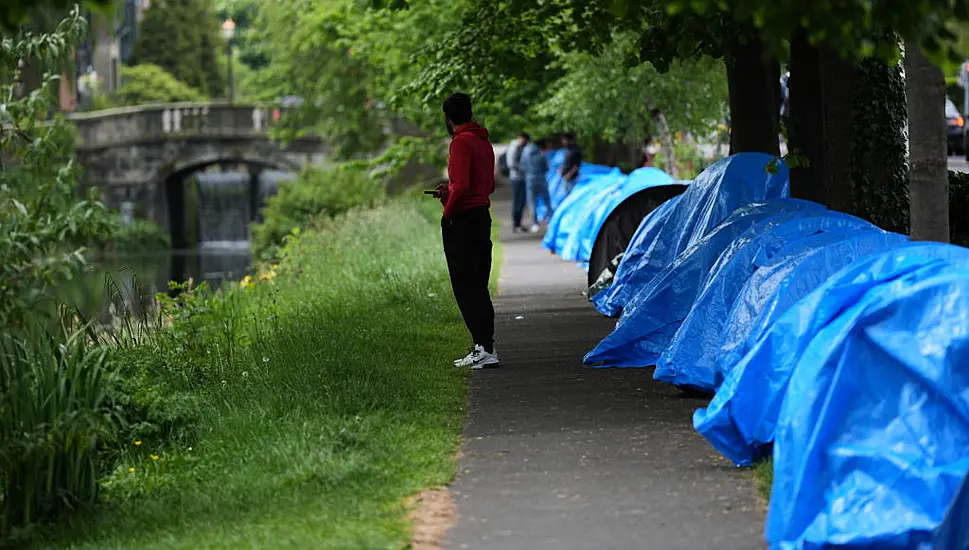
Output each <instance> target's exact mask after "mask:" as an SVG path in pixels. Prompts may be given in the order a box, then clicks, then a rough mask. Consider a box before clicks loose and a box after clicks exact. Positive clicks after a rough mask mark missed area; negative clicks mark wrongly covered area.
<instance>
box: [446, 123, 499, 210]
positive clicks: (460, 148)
mask: <svg viewBox="0 0 969 550" xmlns="http://www.w3.org/2000/svg"><path fill="white" fill-rule="evenodd" d="M447 173H448V179H449V180H450V183H449V184H448V192H447V194H446V195H444V196H442V197H441V202H442V203H443V204H444V217H445V218H452V217H453V216H455V215H457V214H460V213H461V212H464V211H466V210H470V209H472V208H475V207H478V206H491V199H490V198H489V197H490V195H491V194H492V193H494V192H495V150H494V149H493V148H492V147H491V142H490V141H488V130H486V129H485V128H483V127H481V126H480V125H478V123H477V122H469V123H467V124H462V125H460V126H458V127H457V128H455V129H454V137H453V138H451V147H450V150H449V156H448V161H447Z"/></svg>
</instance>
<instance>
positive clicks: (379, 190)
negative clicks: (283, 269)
mask: <svg viewBox="0 0 969 550" xmlns="http://www.w3.org/2000/svg"><path fill="white" fill-rule="evenodd" d="M385 197H386V191H385V189H384V184H383V181H382V180H377V179H374V178H372V177H371V176H370V175H369V173H368V172H367V171H366V169H364V168H359V167H350V166H336V167H328V168H320V167H315V166H309V167H306V168H304V169H303V171H302V172H301V173H300V174H299V176H298V177H297V178H296V179H295V180H294V181H291V182H285V183H282V184H281V185H280V188H279V192H278V193H277V194H276V195H275V196H273V197H270V198H269V200H267V201H266V207H265V208H264V209H263V211H262V214H263V220H262V222H260V223H258V224H254V225H253V226H252V228H251V231H250V234H251V237H252V249H253V254H254V255H255V256H256V257H258V258H263V259H269V258H271V257H273V256H275V254H276V251H277V249H278V247H279V246H280V245H281V244H282V243H283V240H284V238H285V237H286V236H287V235H289V234H290V233H292V232H293V230H294V229H299V228H302V227H304V226H306V225H307V224H308V223H310V222H312V221H314V220H316V219H326V218H332V217H334V216H337V215H339V214H343V213H345V212H347V211H349V210H351V209H353V208H356V207H371V206H375V205H376V204H378V203H379V202H381V201H382V200H383V199H384V198H385Z"/></svg>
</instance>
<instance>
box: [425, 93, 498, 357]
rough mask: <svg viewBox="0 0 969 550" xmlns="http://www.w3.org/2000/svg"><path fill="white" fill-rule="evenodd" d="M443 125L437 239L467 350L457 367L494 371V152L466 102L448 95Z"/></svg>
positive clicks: (467, 101) (468, 101)
mask: <svg viewBox="0 0 969 550" xmlns="http://www.w3.org/2000/svg"><path fill="white" fill-rule="evenodd" d="M444 122H445V124H446V125H447V130H448V133H449V134H450V135H451V145H450V148H449V156H448V167H447V171H448V183H446V184H442V185H439V186H438V187H437V190H436V193H435V196H437V197H438V198H439V199H440V200H441V203H442V204H443V205H444V215H443V216H442V217H441V235H442V237H443V240H444V256H445V257H446V258H447V266H448V272H449V273H450V276H451V289H452V290H453V291H454V298H455V300H457V303H458V309H460V310H461V316H462V317H464V323H465V325H467V327H468V331H469V332H470V333H471V339H472V342H473V347H472V348H471V351H470V353H468V355H467V356H465V357H464V358H462V359H457V360H455V361H454V365H455V366H457V367H470V368H472V369H481V368H485V367H497V366H498V354H497V353H496V351H495V342H494V335H495V309H494V306H493V304H492V303H491V295H490V294H489V291H488V282H489V280H490V278H491V251H492V243H491V212H490V206H491V194H492V193H494V192H495V152H494V148H493V147H492V145H491V142H490V141H489V140H488V130H487V129H485V128H483V127H482V126H480V125H478V123H477V122H474V121H473V119H472V111H471V98H470V97H468V96H467V95H465V94H454V95H452V96H450V97H448V98H447V100H446V101H445V102H444Z"/></svg>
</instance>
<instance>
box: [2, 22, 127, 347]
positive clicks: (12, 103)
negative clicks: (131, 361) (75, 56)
mask: <svg viewBox="0 0 969 550" xmlns="http://www.w3.org/2000/svg"><path fill="white" fill-rule="evenodd" d="M83 28H84V25H83V19H82V18H81V16H80V12H79V10H76V9H75V10H73V11H72V12H71V13H70V15H69V17H67V18H66V19H64V20H63V21H61V22H60V23H59V24H58V25H57V27H56V30H55V31H54V32H51V33H32V32H28V31H21V32H20V33H19V34H18V35H16V36H7V37H5V38H3V39H0V94H2V96H3V97H4V98H5V103H4V108H3V110H2V111H0V123H2V125H3V126H2V129H0V150H2V151H4V155H3V162H4V165H3V167H2V169H0V329H6V328H9V327H17V326H21V325H22V324H23V323H24V321H25V319H27V318H28V317H31V316H35V315H36V311H35V307H36V306H37V304H38V302H39V300H40V299H41V298H43V296H44V294H45V292H46V290H47V289H48V288H49V287H50V285H51V284H52V283H54V282H55V281H56V280H57V279H58V278H60V277H70V276H72V275H73V274H74V273H76V272H77V270H79V269H80V268H81V267H82V266H83V255H82V254H81V251H83V249H84V245H85V244H86V243H87V242H89V241H90V240H91V239H92V238H94V237H97V236H104V235H107V234H109V233H110V232H111V225H110V222H109V220H108V217H107V212H106V210H105V208H104V206H103V205H102V204H100V203H99V202H97V201H96V200H94V199H93V198H87V199H83V198H80V197H79V196H78V193H77V179H78V175H79V173H78V169H77V166H76V165H75V164H74V162H73V151H72V148H73V144H74V135H73V133H72V130H71V128H70V127H69V126H68V125H67V124H66V123H65V122H64V121H63V120H62V119H59V118H55V119H53V120H51V121H48V122H47V123H46V124H41V123H40V121H39V120H38V119H39V118H40V117H44V116H46V115H47V114H48V113H49V112H51V111H52V110H53V106H54V101H55V99H56V98H55V96H54V95H53V94H52V93H51V90H52V89H53V88H54V87H53V86H52V83H55V82H56V81H57V78H58V77H57V76H56V72H55V71H56V69H57V68H58V66H59V63H60V61H61V59H60V58H59V57H58V56H59V55H61V54H65V55H66V53H67V52H68V51H69V49H68V48H67V47H66V45H67V44H71V43H73V42H72V41H73V40H74V39H76V37H77V36H79V34H80V32H81V31H82V30H83ZM21 59H22V60H24V61H25V63H24V64H23V65H21V63H20V60H21ZM25 66H30V67H33V68H34V69H35V70H39V71H48V72H46V73H42V74H41V75H40V76H41V78H40V84H39V85H38V86H37V88H36V89H34V90H31V91H30V92H29V93H26V94H23V93H18V89H19V87H18V81H19V80H20V78H21V71H22V67H25Z"/></svg>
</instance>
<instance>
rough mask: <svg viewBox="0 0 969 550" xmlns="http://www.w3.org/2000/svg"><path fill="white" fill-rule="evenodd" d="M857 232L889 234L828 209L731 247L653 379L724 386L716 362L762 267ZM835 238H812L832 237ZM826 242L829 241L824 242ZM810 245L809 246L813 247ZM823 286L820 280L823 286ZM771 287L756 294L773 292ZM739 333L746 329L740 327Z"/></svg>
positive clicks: (750, 234)
mask: <svg viewBox="0 0 969 550" xmlns="http://www.w3.org/2000/svg"><path fill="white" fill-rule="evenodd" d="M859 232H873V233H876V234H877V235H880V236H884V235H885V234H886V233H885V232H884V231H883V230H881V229H879V228H877V227H875V226H874V225H872V224H871V223H869V222H867V221H865V220H862V219H861V218H856V217H854V216H850V215H848V214H843V213H840V212H834V211H830V210H826V211H820V212H816V213H812V214H810V215H806V216H800V217H795V218H792V219H789V220H787V221H784V222H783V223H779V224H776V225H774V226H772V227H763V226H761V227H753V228H751V229H749V230H748V231H747V232H746V233H745V234H744V235H742V236H741V237H740V238H739V239H737V240H736V241H735V242H734V243H733V244H732V245H731V246H730V247H728V248H727V249H726V250H725V251H724V252H723V254H721V256H720V258H719V259H718V260H717V264H716V265H715V266H714V267H713V269H712V270H711V271H710V274H709V276H708V277H707V280H706V282H705V283H704V285H703V288H702V290H701V291H700V293H699V295H698V297H697V299H696V300H695V301H694V302H692V303H691V304H689V306H688V307H689V308H690V311H689V314H688V315H687V316H686V318H685V319H684V321H683V323H682V324H681V325H680V328H679V330H678V331H677V332H676V335H675V336H674V337H673V339H672V341H671V342H669V347H667V348H666V350H665V351H664V352H663V354H662V355H661V356H660V358H659V360H658V361H657V363H656V372H655V373H654V375H653V377H654V378H655V379H657V380H661V381H663V382H668V383H670V384H674V385H676V386H681V387H688V388H692V389H696V390H700V391H704V392H710V393H712V392H713V391H714V390H716V388H717V387H719V386H720V383H721V382H722V380H723V378H722V373H721V372H720V371H718V370H717V368H716V367H717V365H716V359H717V357H718V355H719V347H720V343H721V341H722V338H723V335H724V332H725V331H728V330H731V329H734V328H737V327H730V324H729V320H728V317H729V314H730V311H731V309H732V307H733V305H734V301H735V300H736V299H737V297H738V295H740V294H741V293H742V290H743V288H744V285H745V284H746V283H747V282H748V281H749V280H750V279H751V278H752V277H753V275H754V274H755V271H756V270H757V269H758V266H760V265H765V264H768V263H771V262H773V261H775V260H776V259H777V258H778V257H784V255H786V253H787V251H788V250H790V249H792V248H794V249H796V248H797V246H798V245H797V243H798V242H800V241H803V240H806V239H808V240H816V241H818V240H819V241H820V242H816V243H814V246H816V247H817V246H822V247H823V246H827V245H830V244H833V242H836V241H838V240H844V239H845V238H847V237H848V236H850V235H852V234H854V235H857V234H859ZM831 234H833V239H834V240H831V239H812V237H814V236H818V235H831ZM825 240H827V242H824V241H825ZM809 246H810V244H809ZM819 284H820V281H819ZM770 290H771V289H770V288H769V287H764V286H762V287H760V288H759V289H758V291H762V292H770ZM739 330H743V328H742V327H739Z"/></svg>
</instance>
